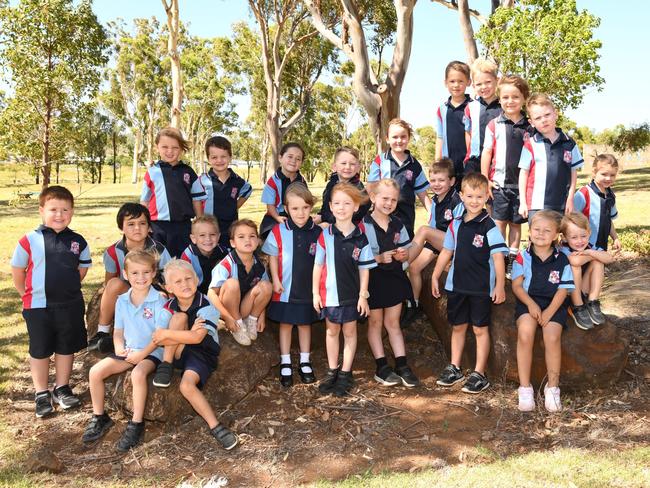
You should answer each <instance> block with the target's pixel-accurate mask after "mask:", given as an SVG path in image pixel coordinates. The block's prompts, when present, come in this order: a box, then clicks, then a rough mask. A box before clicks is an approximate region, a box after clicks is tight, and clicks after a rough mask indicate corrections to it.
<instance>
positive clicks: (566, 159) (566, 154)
mask: <svg viewBox="0 0 650 488" xmlns="http://www.w3.org/2000/svg"><path fill="white" fill-rule="evenodd" d="M571 161H573V156H572V155H571V151H564V162H565V163H567V164H570V163H571Z"/></svg>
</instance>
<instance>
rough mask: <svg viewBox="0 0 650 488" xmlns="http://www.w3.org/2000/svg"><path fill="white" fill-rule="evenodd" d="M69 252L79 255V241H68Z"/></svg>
mask: <svg viewBox="0 0 650 488" xmlns="http://www.w3.org/2000/svg"><path fill="white" fill-rule="evenodd" d="M70 252H71V253H72V254H77V255H79V243H78V242H77V241H72V242H71V243H70Z"/></svg>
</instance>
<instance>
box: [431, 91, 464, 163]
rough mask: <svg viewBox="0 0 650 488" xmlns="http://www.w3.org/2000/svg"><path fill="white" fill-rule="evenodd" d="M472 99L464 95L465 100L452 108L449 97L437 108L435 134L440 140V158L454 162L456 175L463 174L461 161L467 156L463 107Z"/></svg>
mask: <svg viewBox="0 0 650 488" xmlns="http://www.w3.org/2000/svg"><path fill="white" fill-rule="evenodd" d="M471 101H472V99H471V98H470V96H469V95H465V100H464V101H463V102H462V103H461V104H460V105H458V106H457V107H454V106H453V105H452V103H451V96H450V97H449V98H448V99H447V100H446V101H445V102H444V103H442V105H440V107H438V117H437V122H438V124H437V134H438V138H439V139H442V156H443V157H446V158H449V159H451V160H452V161H453V162H454V169H455V170H456V175H457V176H458V175H462V174H463V168H464V165H463V161H465V156H467V144H466V142H465V107H466V106H467V104H468V103H469V102H471Z"/></svg>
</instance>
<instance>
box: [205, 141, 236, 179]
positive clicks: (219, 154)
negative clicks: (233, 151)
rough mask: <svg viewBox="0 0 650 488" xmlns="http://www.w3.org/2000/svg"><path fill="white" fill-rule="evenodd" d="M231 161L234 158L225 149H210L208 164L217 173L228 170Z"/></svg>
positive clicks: (211, 147) (212, 147)
mask: <svg viewBox="0 0 650 488" xmlns="http://www.w3.org/2000/svg"><path fill="white" fill-rule="evenodd" d="M231 160H232V156H231V155H230V153H229V152H228V151H226V150H225V149H221V148H220V147H214V146H210V147H209V148H208V164H210V167H211V168H212V169H213V170H214V171H215V172H216V173H221V172H223V171H225V170H227V169H228V166H230V161H231Z"/></svg>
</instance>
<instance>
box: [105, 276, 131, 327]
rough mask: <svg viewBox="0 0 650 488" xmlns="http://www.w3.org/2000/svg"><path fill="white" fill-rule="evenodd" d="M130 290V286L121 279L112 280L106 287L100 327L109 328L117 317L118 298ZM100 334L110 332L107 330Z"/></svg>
mask: <svg viewBox="0 0 650 488" xmlns="http://www.w3.org/2000/svg"><path fill="white" fill-rule="evenodd" d="M128 290H129V285H128V283H126V282H125V281H123V280H121V279H120V278H111V279H110V280H108V283H106V286H105V287H104V292H103V293H102V299H101V302H100V304H99V322H98V323H99V325H100V326H108V325H109V324H110V323H111V322H112V321H113V317H114V316H115V303H116V302H117V297H118V296H119V295H121V294H122V293H126V292H127V291H128ZM100 332H109V331H107V330H104V331H100Z"/></svg>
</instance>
